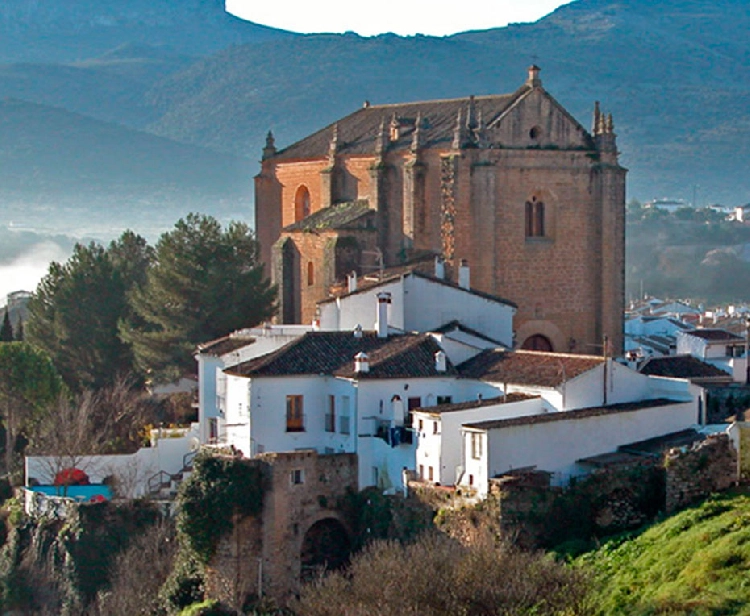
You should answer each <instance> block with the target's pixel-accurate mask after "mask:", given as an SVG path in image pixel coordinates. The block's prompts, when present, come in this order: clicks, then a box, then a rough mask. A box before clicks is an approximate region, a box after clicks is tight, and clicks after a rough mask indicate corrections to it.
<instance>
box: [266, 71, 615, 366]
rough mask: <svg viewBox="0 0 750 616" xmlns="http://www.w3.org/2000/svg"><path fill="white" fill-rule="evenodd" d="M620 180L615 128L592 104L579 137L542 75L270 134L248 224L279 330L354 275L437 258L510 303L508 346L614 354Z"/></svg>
mask: <svg viewBox="0 0 750 616" xmlns="http://www.w3.org/2000/svg"><path fill="white" fill-rule="evenodd" d="M625 176H626V170H625V169H624V168H623V167H621V166H620V164H619V162H618V152H617V145H616V138H615V133H614V127H613V122H612V117H611V115H610V116H606V115H605V114H603V113H601V111H600V109H599V105H598V103H597V104H596V105H595V109H594V123H593V130H592V131H591V132H589V131H587V130H586V129H585V128H584V127H583V126H582V125H581V124H580V123H579V122H577V121H576V120H575V118H573V117H572V116H571V115H570V113H568V112H567V111H566V110H565V109H564V108H563V107H562V106H561V105H560V104H559V103H558V102H557V101H556V100H555V99H554V98H553V97H552V96H551V95H550V94H549V93H548V92H547V91H546V90H545V89H544V88H543V87H542V82H541V79H540V77H539V68H538V67H536V66H532V67H531V68H530V69H529V74H528V78H527V80H526V82H525V83H524V84H523V85H522V86H521V87H520V88H519V89H518V90H517V91H516V92H514V93H512V94H507V95H496V96H477V97H474V96H471V97H468V98H461V99H451V100H437V101H422V102H416V103H404V104H393V105H369V104H368V103H365V105H364V106H363V107H362V108H361V109H359V110H358V111H356V112H354V113H352V114H350V115H348V116H346V117H344V118H342V119H340V120H339V121H338V122H336V123H334V124H333V125H331V126H328V127H326V128H324V129H322V130H320V131H318V132H316V133H314V134H312V135H310V136H308V137H306V138H304V139H302V140H301V141H299V142H297V143H295V144H293V145H291V146H289V147H287V148H285V149H283V150H277V149H276V148H275V145H274V143H273V138H272V136H271V135H270V133H269V138H268V140H267V144H266V147H265V149H264V151H263V161H262V168H261V172H260V173H259V174H258V175H257V176H256V187H255V188H256V190H255V198H256V205H255V216H256V231H257V236H258V239H259V241H260V244H261V254H262V258H263V261H264V262H265V263H266V264H268V267H269V269H270V274H271V277H272V279H273V280H274V282H276V283H277V284H278V285H279V299H280V314H279V318H280V320H281V321H282V322H285V323H294V322H298V323H299V322H302V323H309V322H310V321H311V320H313V319H314V318H315V314H316V305H317V302H318V301H320V300H322V299H326V298H328V297H329V296H330V292H331V288H332V285H335V284H337V283H341V281H342V280H345V278H346V276H347V274H349V273H350V272H352V271H355V272H357V273H358V274H359V275H360V276H362V275H367V274H370V273H373V272H374V271H377V270H382V269H383V268H389V267H394V266H403V265H404V264H408V263H410V262H413V261H414V260H417V259H419V258H424V257H425V256H427V257H430V258H434V257H433V256H434V255H437V256H438V258H440V259H442V260H443V262H444V266H442V267H441V270H443V271H445V275H446V277H447V278H448V279H451V280H456V279H457V277H458V271H459V269H462V268H460V265H461V264H464V265H466V264H468V266H469V268H470V280H471V282H470V284H471V287H472V288H474V289H477V290H479V291H482V292H485V293H488V294H492V295H496V296H499V297H502V298H505V299H507V300H510V301H512V302H513V303H514V304H516V305H517V306H518V312H517V314H516V318H515V330H516V335H515V345H516V346H517V347H520V348H531V349H539V350H554V351H564V352H571V351H572V352H579V353H587V354H592V353H597V354H599V353H602V352H603V350H604V347H605V346H607V347H608V349H607V351H608V352H609V353H620V352H621V351H622V344H623V311H624V282H625V281H624V276H625V272H624V269H625ZM464 269H465V268H464ZM363 325H364V326H366V327H367V324H363ZM605 340H607V341H608V344H605V342H604V341H605Z"/></svg>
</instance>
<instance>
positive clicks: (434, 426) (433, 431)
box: [432, 421, 438, 434]
mask: <svg viewBox="0 0 750 616" xmlns="http://www.w3.org/2000/svg"><path fill="white" fill-rule="evenodd" d="M432 433H433V434H437V433H438V422H436V421H433V422H432Z"/></svg>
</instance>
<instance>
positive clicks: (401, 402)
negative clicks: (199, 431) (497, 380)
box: [225, 321, 493, 489]
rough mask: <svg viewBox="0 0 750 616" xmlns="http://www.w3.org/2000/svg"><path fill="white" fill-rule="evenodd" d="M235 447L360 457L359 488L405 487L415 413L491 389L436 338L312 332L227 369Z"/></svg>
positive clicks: (230, 428) (229, 425)
mask: <svg viewBox="0 0 750 616" xmlns="http://www.w3.org/2000/svg"><path fill="white" fill-rule="evenodd" d="M226 374H227V383H226V391H227V397H226V411H225V412H226V424H225V426H226V431H227V441H228V443H230V444H232V445H234V447H236V448H237V449H238V450H240V451H241V452H242V453H243V454H244V455H246V456H254V455H256V454H259V453H263V452H268V451H295V450H301V449H315V450H317V451H318V452H320V453H335V452H341V453H344V452H346V453H357V454H358V456H359V484H360V488H364V487H367V486H380V487H381V488H383V489H389V488H398V487H400V486H401V485H402V471H403V469H404V468H407V469H413V468H414V455H415V447H416V444H415V440H414V438H413V430H412V429H411V425H410V419H411V418H410V414H409V410H410V409H413V408H417V407H421V406H425V405H434V404H440V403H447V402H452V401H454V400H465V399H466V398H467V397H469V396H470V397H471V398H474V399H475V398H476V397H477V395H480V394H486V393H487V392H491V391H493V389H492V388H491V387H488V386H485V385H484V384H481V383H474V384H469V383H467V382H464V381H463V380H461V379H459V375H458V372H457V370H456V369H455V367H454V365H453V363H452V362H451V361H450V359H448V357H447V356H446V354H445V352H444V351H443V350H442V349H441V347H440V346H439V344H438V343H437V341H436V340H435V339H434V338H433V337H432V336H430V335H428V334H397V335H392V334H391V335H389V334H388V333H387V331H386V327H385V323H384V321H381V328H380V330H379V331H378V332H369V331H368V332H363V331H361V330H359V329H357V330H354V331H348V332H323V331H321V332H309V333H307V334H305V335H304V336H302V337H300V338H299V339H297V340H296V341H294V342H292V343H290V344H288V345H286V346H285V347H283V348H282V349H279V350H278V351H275V352H272V353H270V354H268V355H265V356H263V357H259V358H255V359H252V360H249V361H247V362H243V363H240V364H239V365H237V366H235V367H233V368H230V369H228V370H226Z"/></svg>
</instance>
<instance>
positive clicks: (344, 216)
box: [284, 200, 375, 231]
mask: <svg viewBox="0 0 750 616" xmlns="http://www.w3.org/2000/svg"><path fill="white" fill-rule="evenodd" d="M374 215H375V210H373V209H370V207H369V206H368V203H367V200H361V201H350V202H347V203H337V204H335V205H331V206H330V207H326V208H323V209H322V210H318V211H317V212H313V213H312V214H310V215H309V216H307V217H306V218H303V219H302V220H299V221H297V222H295V223H292V224H291V225H288V226H286V227H284V231H320V230H322V229H345V228H350V227H351V226H352V225H353V224H354V223H356V222H359V223H360V225H362V224H364V225H367V223H368V222H374V221H372V220H371V219H372V218H373V216H374ZM368 219H370V220H368ZM367 226H370V227H371V228H373V229H374V228H375V226H374V224H370V225H367Z"/></svg>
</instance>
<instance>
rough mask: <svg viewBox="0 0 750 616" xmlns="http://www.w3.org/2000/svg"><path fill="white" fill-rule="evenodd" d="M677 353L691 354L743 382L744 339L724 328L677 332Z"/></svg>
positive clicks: (744, 367) (744, 361) (745, 368)
mask: <svg viewBox="0 0 750 616" xmlns="http://www.w3.org/2000/svg"><path fill="white" fill-rule="evenodd" d="M677 354H678V355H692V356H693V357H697V358H698V359H700V360H702V361H704V362H706V363H708V364H712V365H714V366H716V367H717V368H720V369H721V370H724V371H725V372H727V373H728V374H731V375H732V378H733V380H734V381H735V382H737V383H744V382H745V379H746V377H745V373H746V370H747V359H746V357H745V339H744V338H743V337H742V336H738V335H737V334H733V333H732V332H729V331H727V330H725V329H709V328H705V329H695V330H692V331H685V332H680V333H678V334H677Z"/></svg>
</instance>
